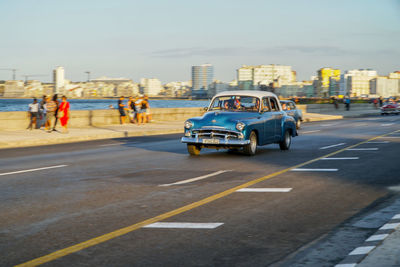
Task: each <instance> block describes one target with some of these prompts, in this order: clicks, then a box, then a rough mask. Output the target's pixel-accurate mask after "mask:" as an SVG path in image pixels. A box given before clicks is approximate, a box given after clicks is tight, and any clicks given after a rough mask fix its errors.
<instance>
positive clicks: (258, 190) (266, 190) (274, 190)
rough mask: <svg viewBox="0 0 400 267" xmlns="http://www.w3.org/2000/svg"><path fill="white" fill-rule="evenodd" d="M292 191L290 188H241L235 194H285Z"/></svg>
mask: <svg viewBox="0 0 400 267" xmlns="http://www.w3.org/2000/svg"><path fill="white" fill-rule="evenodd" d="M290 191H292V188H242V189H239V190H237V191H236V192H250V193H278V192H281V193H287V192H290Z"/></svg>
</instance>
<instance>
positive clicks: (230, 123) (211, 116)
mask: <svg viewBox="0 0 400 267" xmlns="http://www.w3.org/2000/svg"><path fill="white" fill-rule="evenodd" d="M257 116H259V114H258V113H257V112H226V111H210V112H207V113H206V114H204V115H203V117H200V118H193V119H192V120H191V121H192V122H193V123H194V127H193V128H196V129H199V128H201V127H204V126H218V127H224V128H226V129H228V130H233V131H236V123H237V122H239V121H241V122H244V123H246V121H250V120H252V119H255V118H257Z"/></svg>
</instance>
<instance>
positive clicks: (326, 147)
mask: <svg viewBox="0 0 400 267" xmlns="http://www.w3.org/2000/svg"><path fill="white" fill-rule="evenodd" d="M345 144H346V143H340V144H335V145H330V146H323V147H320V148H319V149H328V148H332V147H337V146H343V145H345Z"/></svg>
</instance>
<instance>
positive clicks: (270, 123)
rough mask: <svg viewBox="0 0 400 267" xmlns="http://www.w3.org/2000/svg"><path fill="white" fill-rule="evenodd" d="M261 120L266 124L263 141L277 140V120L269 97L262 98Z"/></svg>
mask: <svg viewBox="0 0 400 267" xmlns="http://www.w3.org/2000/svg"><path fill="white" fill-rule="evenodd" d="M261 121H262V122H263V124H264V132H263V133H262V134H261V136H262V139H263V141H262V143H263V144H270V143H273V142H274V140H275V121H274V118H273V114H272V111H271V107H270V103H269V99H268V97H263V99H262V111H261Z"/></svg>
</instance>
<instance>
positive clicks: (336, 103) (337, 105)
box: [333, 97, 339, 109]
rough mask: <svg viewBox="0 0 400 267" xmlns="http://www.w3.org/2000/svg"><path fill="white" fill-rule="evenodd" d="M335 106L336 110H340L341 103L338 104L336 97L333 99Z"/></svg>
mask: <svg viewBox="0 0 400 267" xmlns="http://www.w3.org/2000/svg"><path fill="white" fill-rule="evenodd" d="M333 105H334V106H335V109H338V108H339V103H338V101H337V98H336V97H333Z"/></svg>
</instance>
